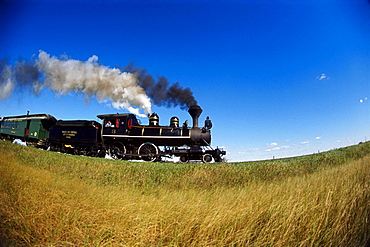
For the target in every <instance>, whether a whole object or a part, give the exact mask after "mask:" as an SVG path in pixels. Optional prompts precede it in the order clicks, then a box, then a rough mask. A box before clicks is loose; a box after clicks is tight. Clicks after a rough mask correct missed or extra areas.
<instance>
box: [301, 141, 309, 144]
mask: <svg viewBox="0 0 370 247" xmlns="http://www.w3.org/2000/svg"><path fill="white" fill-rule="evenodd" d="M309 142H310V141H304V142H301V144H307V143H309Z"/></svg>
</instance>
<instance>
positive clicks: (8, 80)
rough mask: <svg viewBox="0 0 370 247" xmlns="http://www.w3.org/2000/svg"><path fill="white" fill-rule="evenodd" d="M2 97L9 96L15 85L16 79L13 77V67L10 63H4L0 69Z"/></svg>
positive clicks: (0, 97)
mask: <svg viewBox="0 0 370 247" xmlns="http://www.w3.org/2000/svg"><path fill="white" fill-rule="evenodd" d="M0 82H1V83H0V99H1V100H3V99H6V98H8V97H9V96H10V95H11V94H12V92H13V90H14V87H15V81H14V80H13V77H12V68H11V67H10V66H9V65H4V66H2V68H1V69H0Z"/></svg>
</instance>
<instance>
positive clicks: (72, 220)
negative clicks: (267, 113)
mask: <svg viewBox="0 0 370 247" xmlns="http://www.w3.org/2000/svg"><path fill="white" fill-rule="evenodd" d="M5 147H6V149H5ZM0 155H1V157H2V158H1V160H0V176H1V177H0V220H1V222H0V224H1V225H0V236H1V239H2V241H3V245H4V246H365V245H366V241H367V239H369V237H370V231H369V230H370V228H369V220H370V216H369V215H370V214H369V212H370V211H369V210H370V209H369V207H368V205H369V202H370V190H369V189H370V188H369V187H370V186H369V185H370V183H369V181H370V180H369V179H370V169H369V168H370V156H367V155H365V156H364V157H363V158H359V159H353V160H346V162H344V163H343V164H336V165H335V166H333V165H329V166H326V167H325V166H323V167H324V168H317V169H316V170H314V171H312V172H309V171H307V172H304V173H303V172H298V173H296V172H293V171H291V172H287V174H288V175H284V176H281V177H279V175H276V174H275V177H278V178H279V179H273V178H271V174H268V172H269V170H271V171H270V172H272V173H275V171H274V170H273V169H271V167H274V166H275V165H276V164H275V163H273V162H276V161H271V162H272V163H271V162H270V163H269V162H267V163H263V164H262V165H261V167H259V168H258V169H259V170H260V171H261V174H257V172H256V170H255V169H257V168H251V167H250V165H247V166H240V164H237V165H234V166H233V165H230V164H225V165H220V166H214V167H212V166H209V165H205V166H203V165H198V166H196V165H183V164H179V165H176V164H175V165H174V164H168V166H169V168H168V169H166V168H165V167H164V166H162V164H149V165H148V164H136V163H127V162H116V161H106V160H98V159H92V158H85V157H72V156H66V155H62V154H53V153H45V152H44V151H40V150H35V149H30V148H28V147H20V146H14V145H9V144H4V143H0ZM49 155H50V156H49ZM53 162H54V163H53ZM290 162H291V161H290ZM60 164H62V165H63V166H60ZM146 165H148V166H146ZM254 166H258V165H257V164H254ZM266 166H267V167H266ZM291 166H292V167H294V163H291ZM66 167H69V168H68V169H67V168H66ZM156 167H157V170H156ZM296 167H298V166H296ZM233 168H234V169H236V171H237V172H238V173H242V172H243V171H244V172H245V174H246V175H243V176H244V177H243V176H242V175H239V177H237V181H236V182H235V183H238V184H240V186H231V185H232V184H233V183H234V182H231V181H218V182H216V181H214V180H213V177H216V178H217V179H218V180H220V179H221V180H222V179H224V180H230V179H231V178H232V176H229V174H234V172H235V170H233ZM122 169H123V170H122ZM130 169H131V170H130ZM251 169H252V170H251ZM284 169H288V168H287V167H286V168H284ZM284 169H283V170H284ZM122 171H126V172H127V174H126V176H124V175H125V174H124V173H123V172H122ZM133 171H134V172H133ZM156 171H157V173H156ZM251 171H252V172H251ZM121 172H122V173H121ZM217 172H218V173H217ZM117 173H118V174H119V176H117ZM135 173H136V174H135ZM148 173H149V174H148ZM109 174H110V175H111V177H112V179H111V180H109V179H108V178H109V177H110V176H109ZM163 174H165V175H163ZM279 174H281V172H280V173H279ZM289 174H290V175H289ZM163 176H167V177H168V176H169V178H167V177H163ZM241 178H244V179H245V180H246V181H244V182H243V181H241ZM124 180H129V181H124ZM138 181H139V183H136V182H138ZM186 181H188V182H189V183H191V184H192V186H186Z"/></svg>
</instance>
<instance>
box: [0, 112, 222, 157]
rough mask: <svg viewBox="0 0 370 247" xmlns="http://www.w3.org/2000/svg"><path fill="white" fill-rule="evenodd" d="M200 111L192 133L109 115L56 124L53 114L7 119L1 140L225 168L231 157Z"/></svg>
mask: <svg viewBox="0 0 370 247" xmlns="http://www.w3.org/2000/svg"><path fill="white" fill-rule="evenodd" d="M202 111H203V110H202V109H201V108H200V107H199V106H192V107H190V108H189V111H188V112H189V114H190V115H191V117H192V119H193V127H192V128H189V127H188V126H187V121H186V122H185V123H184V124H183V125H182V126H181V127H180V126H179V119H178V118H177V117H172V118H171V119H170V125H169V126H160V125H159V117H158V115H157V114H156V113H153V114H152V115H150V117H149V124H148V125H142V124H140V123H139V121H138V119H137V118H136V116H135V115H134V114H105V115H98V116H97V117H98V118H100V119H101V120H102V123H99V122H97V121H91V120H68V121H65V120H56V119H55V118H54V117H53V116H51V115H48V114H34V115H23V116H14V117H4V118H3V119H2V120H1V121H0V124H1V126H0V137H1V138H7V139H17V138H18V139H21V140H24V141H26V142H27V144H30V145H34V146H37V147H41V148H44V149H50V150H52V151H58V152H64V153H71V154H76V155H89V156H97V157H104V156H105V155H106V154H107V153H108V154H109V155H110V156H111V157H113V158H114V159H126V160H131V159H140V160H145V161H160V160H161V159H162V157H169V158H171V157H174V156H175V157H179V160H180V161H181V162H188V161H190V160H195V161H203V162H205V163H209V162H212V160H214V161H215V162H221V161H222V160H223V156H224V155H226V152H225V151H223V150H221V149H219V148H216V149H213V148H212V147H211V145H210V143H211V131H210V129H211V128H212V122H211V120H210V119H209V118H208V117H207V119H206V121H205V126H204V127H202V128H199V127H198V120H199V116H200V114H201V113H202Z"/></svg>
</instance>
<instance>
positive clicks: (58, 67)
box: [0, 51, 197, 116]
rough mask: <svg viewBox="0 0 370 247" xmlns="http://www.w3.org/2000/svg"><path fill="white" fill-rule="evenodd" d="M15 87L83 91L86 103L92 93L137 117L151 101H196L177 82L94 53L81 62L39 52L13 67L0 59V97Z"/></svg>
mask: <svg viewBox="0 0 370 247" xmlns="http://www.w3.org/2000/svg"><path fill="white" fill-rule="evenodd" d="M18 87H20V88H22V87H31V88H32V89H33V92H34V93H35V94H36V95H38V94H39V93H40V92H41V91H42V90H43V89H45V88H48V89H49V90H51V91H54V92H56V94H57V95H64V94H67V93H69V92H82V93H84V94H85V96H86V101H87V102H88V101H89V99H90V97H92V96H94V97H96V99H97V100H98V101H99V102H107V101H111V105H112V106H113V107H115V108H116V109H123V108H125V109H127V110H128V111H130V112H131V113H134V114H136V115H138V116H145V114H150V113H151V105H152V102H151V100H152V101H153V104H155V105H158V106H165V107H175V106H180V107H181V108H182V109H187V108H189V107H190V106H192V105H195V104H196V103H197V102H196V100H195V99H194V97H193V93H192V92H191V90H190V89H189V88H182V87H181V86H180V85H179V83H178V82H176V83H174V84H172V85H170V83H169V81H168V80H167V79H166V78H165V77H163V76H160V77H158V79H157V80H155V79H154V78H153V76H151V75H149V74H147V73H146V70H145V69H142V68H134V67H133V64H130V65H128V66H126V67H125V69H124V70H122V71H121V70H120V69H116V68H109V67H106V66H104V65H101V64H99V63H98V57H97V56H95V55H94V56H91V57H90V58H89V59H88V60H87V61H86V62H83V61H78V60H74V59H68V58H66V57H63V58H57V57H54V56H50V55H49V54H47V53H46V52H44V51H40V52H39V54H38V57H37V58H36V59H34V60H31V61H25V60H19V61H18V62H17V63H16V65H14V66H11V65H9V64H8V62H7V61H6V60H2V61H0V99H6V98H8V97H9V96H10V95H11V94H12V92H13V91H14V90H15V89H16V88H18ZM140 110H143V111H144V113H145V114H141V113H140Z"/></svg>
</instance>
